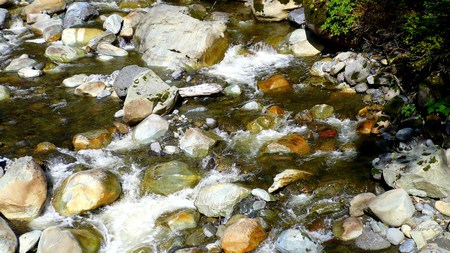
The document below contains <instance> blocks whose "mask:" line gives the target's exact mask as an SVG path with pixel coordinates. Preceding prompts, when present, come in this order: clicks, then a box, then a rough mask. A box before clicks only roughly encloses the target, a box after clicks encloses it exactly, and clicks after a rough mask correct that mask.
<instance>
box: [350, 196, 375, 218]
mask: <svg viewBox="0 0 450 253" xmlns="http://www.w3.org/2000/svg"><path fill="white" fill-rule="evenodd" d="M375 197H376V195H375V194H373V193H371V192H365V193H361V194H358V195H356V196H355V197H353V199H352V200H351V201H350V211H349V212H350V216H352V217H358V216H363V215H364V209H366V208H368V206H369V203H370V201H372V200H373V199H374V198H375Z"/></svg>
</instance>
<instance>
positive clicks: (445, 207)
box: [434, 200, 450, 216]
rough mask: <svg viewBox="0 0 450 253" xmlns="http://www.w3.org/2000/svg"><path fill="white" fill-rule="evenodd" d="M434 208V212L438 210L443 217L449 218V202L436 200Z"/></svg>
mask: <svg viewBox="0 0 450 253" xmlns="http://www.w3.org/2000/svg"><path fill="white" fill-rule="evenodd" d="M434 207H435V208H436V210H438V211H439V212H440V213H442V214H443V215H446V216H450V203H449V202H444V201H440V200H438V201H436V203H434Z"/></svg>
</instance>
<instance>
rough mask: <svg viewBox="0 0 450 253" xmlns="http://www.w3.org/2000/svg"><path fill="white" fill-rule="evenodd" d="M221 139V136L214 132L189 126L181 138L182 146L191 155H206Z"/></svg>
mask: <svg viewBox="0 0 450 253" xmlns="http://www.w3.org/2000/svg"><path fill="white" fill-rule="evenodd" d="M219 140H220V137H219V136H217V135H215V134H214V133H212V132H208V131H204V130H201V129H199V128H189V129H188V130H186V132H185V133H184V135H183V137H181V139H180V148H181V150H183V151H184V152H185V153H186V154H188V155H189V156H192V157H205V156H207V155H208V153H209V149H210V148H211V147H212V146H214V145H215V144H216V142H217V141H219Z"/></svg>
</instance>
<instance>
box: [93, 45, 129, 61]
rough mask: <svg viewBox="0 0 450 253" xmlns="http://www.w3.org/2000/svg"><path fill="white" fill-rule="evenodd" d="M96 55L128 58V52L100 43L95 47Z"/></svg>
mask: <svg viewBox="0 0 450 253" xmlns="http://www.w3.org/2000/svg"><path fill="white" fill-rule="evenodd" d="M97 53H98V54H102V55H108V56H117V57H124V56H128V52H127V51H126V50H124V49H122V48H119V47H116V46H113V45H111V44H109V43H103V42H102V43H100V44H98V46H97Z"/></svg>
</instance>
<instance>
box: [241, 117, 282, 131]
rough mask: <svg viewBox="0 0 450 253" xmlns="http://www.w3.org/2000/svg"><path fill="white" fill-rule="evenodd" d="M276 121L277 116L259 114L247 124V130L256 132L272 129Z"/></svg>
mask: <svg viewBox="0 0 450 253" xmlns="http://www.w3.org/2000/svg"><path fill="white" fill-rule="evenodd" d="M278 122H279V121H278V120H277V118H275V117H273V116H270V115H265V116H260V117H258V118H256V119H255V120H253V121H251V122H250V123H248V124H247V130H248V131H250V133H252V134H257V133H259V132H261V131H263V130H268V129H274V128H275V127H276V126H277V124H278Z"/></svg>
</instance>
